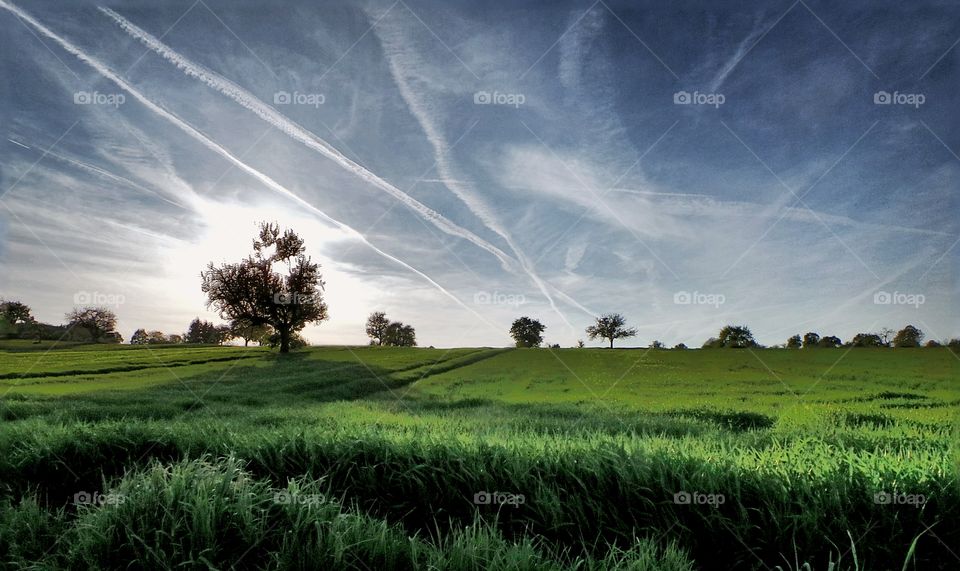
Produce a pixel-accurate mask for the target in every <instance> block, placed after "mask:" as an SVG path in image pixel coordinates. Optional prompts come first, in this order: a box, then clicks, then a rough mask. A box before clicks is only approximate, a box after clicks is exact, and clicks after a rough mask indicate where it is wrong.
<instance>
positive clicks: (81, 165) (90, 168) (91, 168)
mask: <svg viewBox="0 0 960 571" xmlns="http://www.w3.org/2000/svg"><path fill="white" fill-rule="evenodd" d="M47 156H50V157H53V158H55V159H57V160H59V161H63V162H65V163H67V164H71V165H73V166H75V167H77V168H78V169H80V170H82V171H85V172H88V173H91V174H95V175H98V176H102V177H103V178H106V179H108V180H112V181H114V182H119V183H121V184H125V185H127V186H130V187H132V188H135V189H137V190H140V191H143V192H146V193H149V194H152V195H154V196H156V197H157V198H159V199H160V200H162V201H164V202H166V203H169V204H172V205H173V206H178V207H180V208H183V209H184V210H190V208H188V207H186V206H184V205H183V204H180V203H179V202H176V201H174V200H170V199H169V198H167V197H165V196H163V195H162V194H160V193H159V192H157V191H155V190H151V189H149V188H147V187H145V186H143V185H141V184H139V183H137V182H134V181H132V180H130V179H128V178H126V177H122V176H120V175H117V174H113V173H112V172H110V171H108V170H106V169H102V168H100V167H98V166H95V165H91V164H89V163H85V162H83V161H79V160H77V159H71V158H70V157H65V156H63V155H59V154H57V153H54V152H53V151H47Z"/></svg>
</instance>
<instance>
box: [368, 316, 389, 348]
mask: <svg viewBox="0 0 960 571" xmlns="http://www.w3.org/2000/svg"><path fill="white" fill-rule="evenodd" d="M389 326H390V320H389V319H387V314H386V313H384V312H382V311H374V312H373V313H371V314H370V317H368V318H367V336H368V337H370V339H371V340H372V341H373V342H375V344H376V345H383V344H384V342H385V340H386V336H387V327H389Z"/></svg>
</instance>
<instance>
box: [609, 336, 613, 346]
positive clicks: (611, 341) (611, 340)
mask: <svg viewBox="0 0 960 571" xmlns="http://www.w3.org/2000/svg"><path fill="white" fill-rule="evenodd" d="M610 348H611V349H613V337H611V338H610Z"/></svg>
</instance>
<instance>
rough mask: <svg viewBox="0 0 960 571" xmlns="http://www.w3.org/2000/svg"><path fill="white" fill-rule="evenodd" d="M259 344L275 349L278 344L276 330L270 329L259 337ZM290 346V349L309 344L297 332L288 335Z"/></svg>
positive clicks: (278, 337) (278, 335)
mask: <svg viewBox="0 0 960 571" xmlns="http://www.w3.org/2000/svg"><path fill="white" fill-rule="evenodd" d="M259 341H260V345H262V346H264V347H270V348H271V349H276V348H277V347H279V346H280V334H279V333H277V332H276V331H270V332H269V333H265V334H264V335H263V337H261V338H260V340H259ZM289 342H290V348H291V349H300V348H302V347H306V346H308V345H309V343H307V340H306V339H304V338H303V336H302V335H300V334H299V333H294V334H293V335H291V336H290V340H289Z"/></svg>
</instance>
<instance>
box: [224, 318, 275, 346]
mask: <svg viewBox="0 0 960 571" xmlns="http://www.w3.org/2000/svg"><path fill="white" fill-rule="evenodd" d="M230 333H231V335H232V336H233V338H234V339H243V346H244V347H249V346H250V342H251V341H257V342H259V341H260V339H262V338H263V336H264V335H269V334H270V333H272V332H271V331H270V327H269V326H267V325H251V324H250V323H249V322H247V321H244V320H242V319H234V320H233V321H231V322H230Z"/></svg>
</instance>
